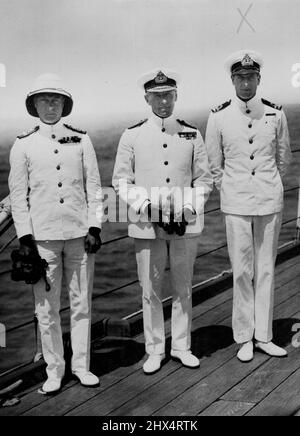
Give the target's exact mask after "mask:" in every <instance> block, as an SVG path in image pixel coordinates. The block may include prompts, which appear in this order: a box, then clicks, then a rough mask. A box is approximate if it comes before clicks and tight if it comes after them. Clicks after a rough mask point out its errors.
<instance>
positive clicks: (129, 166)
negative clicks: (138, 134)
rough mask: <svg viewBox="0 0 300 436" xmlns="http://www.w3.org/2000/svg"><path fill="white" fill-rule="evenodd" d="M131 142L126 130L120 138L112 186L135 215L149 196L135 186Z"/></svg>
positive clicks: (131, 137)
mask: <svg viewBox="0 0 300 436" xmlns="http://www.w3.org/2000/svg"><path fill="white" fill-rule="evenodd" d="M133 140H134V138H133V135H132V133H131V132H130V131H128V130H126V131H125V132H124V133H123V135H122V136H121V139H120V142H119V146H118V151H117V156H116V162H115V167H114V172H113V180H112V184H113V187H114V189H115V190H116V192H117V194H118V195H119V196H120V198H121V199H122V200H123V201H124V202H125V203H126V204H128V205H129V206H130V207H131V208H132V209H133V210H134V211H135V213H136V214H140V213H141V208H142V206H143V205H144V204H147V202H148V201H149V196H148V192H147V190H146V189H145V188H143V187H141V186H136V184H135V175H134V167H135V158H134V145H133Z"/></svg>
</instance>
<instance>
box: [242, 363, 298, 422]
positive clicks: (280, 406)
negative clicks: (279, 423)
mask: <svg viewBox="0 0 300 436" xmlns="http://www.w3.org/2000/svg"><path fill="white" fill-rule="evenodd" d="M299 410H300V369H299V370H298V371H296V372H295V373H294V374H293V375H291V376H290V377H289V378H288V379H287V380H286V381H285V382H284V383H282V384H281V385H280V386H278V387H277V389H275V390H274V391H273V392H272V393H271V394H270V395H268V396H267V397H266V398H265V399H264V400H263V401H262V402H261V403H259V404H258V405H257V406H256V407H254V408H253V409H252V410H251V411H250V412H249V413H248V414H246V416H293V415H295V414H297V413H298V411H299Z"/></svg>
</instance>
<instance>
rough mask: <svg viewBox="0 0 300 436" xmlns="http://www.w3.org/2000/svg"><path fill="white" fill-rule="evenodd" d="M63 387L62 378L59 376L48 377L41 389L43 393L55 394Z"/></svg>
mask: <svg viewBox="0 0 300 436" xmlns="http://www.w3.org/2000/svg"><path fill="white" fill-rule="evenodd" d="M60 389H61V380H60V379H59V378H48V380H47V381H46V382H45V383H44V384H43V387H42V389H41V390H40V391H39V392H40V393H41V394H44V395H45V394H55V393H56V392H58V391H60Z"/></svg>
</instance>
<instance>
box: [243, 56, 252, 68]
mask: <svg viewBox="0 0 300 436" xmlns="http://www.w3.org/2000/svg"><path fill="white" fill-rule="evenodd" d="M241 64H242V66H243V67H252V66H253V59H251V57H250V56H249V55H248V54H246V55H245V56H244V58H243V59H242V62H241Z"/></svg>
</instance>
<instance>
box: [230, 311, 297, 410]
mask: <svg viewBox="0 0 300 436" xmlns="http://www.w3.org/2000/svg"><path fill="white" fill-rule="evenodd" d="M293 318H295V319H296V318H298V319H299V322H300V313H297V314H295V315H294V316H293ZM287 351H288V353H289V356H288V358H284V359H271V360H270V361H268V362H267V363H266V364H265V365H262V366H261V367H260V368H259V369H258V370H257V371H255V372H254V373H253V374H251V375H250V376H249V377H247V378H246V379H245V380H243V381H242V382H241V383H240V384H238V385H237V386H235V387H234V388H233V389H232V390H231V391H229V392H228V393H227V394H226V395H224V396H223V397H222V400H225V401H236V402H245V401H247V402H250V403H255V404H257V403H259V402H260V401H262V399H263V398H265V397H266V396H267V395H268V394H269V393H271V392H272V391H273V390H274V389H275V388H276V387H277V386H279V385H280V384H281V383H282V382H283V381H284V380H286V379H287V378H288V377H289V376H290V375H291V374H293V373H294V372H295V371H297V370H298V369H299V367H300V353H299V350H298V349H297V348H294V346H293V345H292V344H291V345H289V346H288V347H287Z"/></svg>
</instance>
